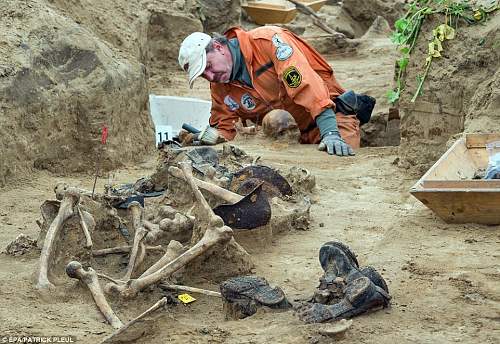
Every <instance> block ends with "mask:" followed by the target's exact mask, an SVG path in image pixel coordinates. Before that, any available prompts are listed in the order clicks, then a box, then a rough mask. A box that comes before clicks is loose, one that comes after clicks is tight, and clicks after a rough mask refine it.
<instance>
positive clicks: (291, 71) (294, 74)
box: [283, 66, 302, 88]
mask: <svg viewBox="0 0 500 344" xmlns="http://www.w3.org/2000/svg"><path fill="white" fill-rule="evenodd" d="M283 81H284V82H285V84H286V85H287V86H288V87H290V88H297V87H299V86H300V84H301V83H302V75H301V74H300V72H299V70H298V69H297V68H296V67H295V66H290V67H288V68H287V69H285V71H284V72H283Z"/></svg>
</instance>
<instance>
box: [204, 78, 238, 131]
mask: <svg viewBox="0 0 500 344" xmlns="http://www.w3.org/2000/svg"><path fill="white" fill-rule="evenodd" d="M210 90H211V94H212V109H211V110H210V119H209V123H210V126H211V127H215V128H217V130H218V131H219V134H220V135H221V136H224V138H225V139H226V140H228V141H231V140H232V139H234V137H235V136H236V129H235V128H234V123H235V122H237V121H238V119H239V117H238V115H237V113H236V112H235V111H231V110H230V107H229V105H226V104H225V103H224V96H223V94H224V92H222V91H223V90H222V88H221V85H217V84H211V85H210Z"/></svg>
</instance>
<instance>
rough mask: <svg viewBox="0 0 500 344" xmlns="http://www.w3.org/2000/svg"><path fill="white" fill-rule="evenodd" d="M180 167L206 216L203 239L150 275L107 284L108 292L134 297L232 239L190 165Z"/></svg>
mask: <svg viewBox="0 0 500 344" xmlns="http://www.w3.org/2000/svg"><path fill="white" fill-rule="evenodd" d="M181 166H182V171H183V173H184V177H185V179H186V180H187V181H188V183H189V185H190V186H191V189H192V190H193V192H194V194H195V196H196V199H197V201H198V203H199V204H200V205H201V206H202V208H203V210H204V211H205V212H206V214H207V219H208V221H207V222H208V226H207V229H206V231H205V233H204V234H203V237H202V238H201V240H200V241H198V242H197V243H196V244H195V245H194V246H193V247H191V248H190V249H189V250H187V251H186V252H184V253H183V254H181V255H180V256H178V257H177V258H175V259H174V260H172V261H171V262H170V263H167V264H166V265H164V266H163V267H161V268H159V269H158V270H157V271H156V272H154V273H152V274H150V275H147V276H145V277H140V278H138V279H133V280H130V281H128V282H127V283H125V284H121V285H117V284H116V283H108V284H107V285H106V290H107V291H108V292H112V293H119V294H120V296H121V297H123V298H132V297H135V296H136V295H137V293H138V292H139V291H141V290H143V289H144V288H146V287H148V286H150V285H153V284H156V283H158V282H160V281H161V280H162V279H164V278H167V277H169V276H171V275H172V274H173V273H174V272H176V271H177V270H179V269H180V268H182V267H184V266H185V265H187V264H188V263H190V262H191V261H193V260H194V259H195V258H197V257H199V256H201V255H202V254H204V253H205V252H207V251H208V250H209V249H210V248H212V247H213V246H215V245H216V244H219V243H227V242H228V241H229V240H230V239H231V238H232V237H233V231H232V229H231V228H229V227H227V226H225V225H224V222H223V221H222V219H221V218H220V217H219V216H217V215H215V214H214V212H213V211H212V209H211V208H210V206H209V205H208V203H207V201H206V200H205V198H204V197H203V195H202V194H201V192H200V190H199V189H198V187H197V186H196V184H195V181H194V178H193V177H192V171H191V165H190V164H181Z"/></svg>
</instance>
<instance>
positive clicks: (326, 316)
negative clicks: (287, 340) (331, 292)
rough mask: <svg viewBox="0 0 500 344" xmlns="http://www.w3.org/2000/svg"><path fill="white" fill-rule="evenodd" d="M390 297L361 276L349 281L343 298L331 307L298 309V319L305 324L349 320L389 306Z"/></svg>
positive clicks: (317, 305) (315, 305) (321, 306)
mask: <svg viewBox="0 0 500 344" xmlns="http://www.w3.org/2000/svg"><path fill="white" fill-rule="evenodd" d="M389 300H390V296H389V294H387V293H386V292H385V290H383V289H382V288H380V287H378V286H376V285H375V284H374V283H373V282H372V281H371V280H370V279H369V278H368V277H366V276H362V277H359V278H356V279H354V280H352V281H350V282H349V283H348V284H347V286H346V288H345V289H344V297H343V298H342V299H341V300H340V301H339V302H337V303H335V304H332V305H324V304H321V303H315V304H312V305H311V304H310V305H308V306H306V307H304V308H302V309H299V318H301V319H302V320H303V321H305V322H309V323H312V322H324V321H332V320H338V319H349V318H352V317H354V316H356V315H359V314H362V313H365V312H367V311H374V310H376V309H380V308H384V307H387V306H388V305H389Z"/></svg>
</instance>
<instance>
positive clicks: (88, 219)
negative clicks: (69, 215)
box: [77, 207, 95, 248]
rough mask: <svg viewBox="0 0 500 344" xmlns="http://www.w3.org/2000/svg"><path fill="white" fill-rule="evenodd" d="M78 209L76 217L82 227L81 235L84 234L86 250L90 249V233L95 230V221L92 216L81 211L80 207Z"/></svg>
mask: <svg viewBox="0 0 500 344" xmlns="http://www.w3.org/2000/svg"><path fill="white" fill-rule="evenodd" d="M77 209H78V216H79V217H80V226H81V227H82V230H83V234H85V240H86V244H85V247H86V248H92V236H91V235H90V232H91V231H93V230H94V228H95V220H94V217H93V216H92V214H90V213H89V212H86V211H85V210H82V209H81V208H80V207H77Z"/></svg>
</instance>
